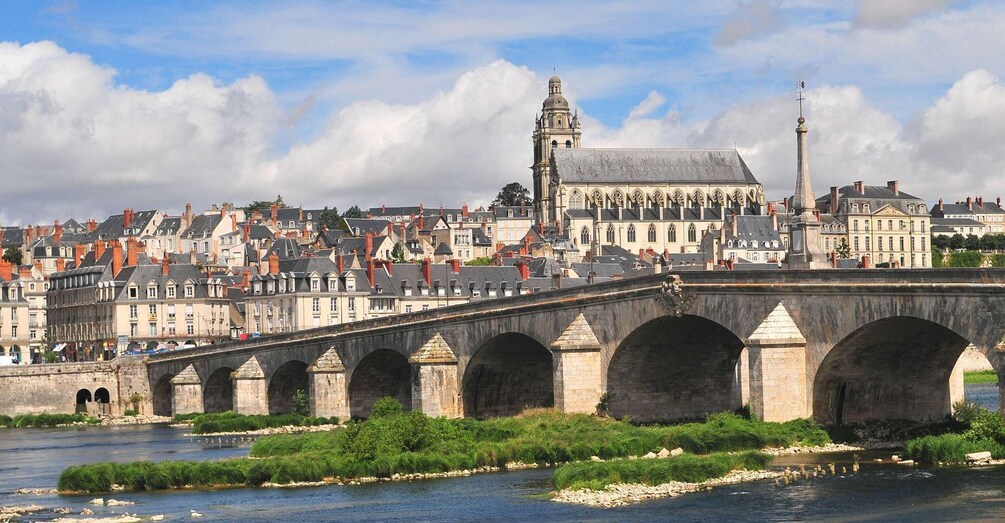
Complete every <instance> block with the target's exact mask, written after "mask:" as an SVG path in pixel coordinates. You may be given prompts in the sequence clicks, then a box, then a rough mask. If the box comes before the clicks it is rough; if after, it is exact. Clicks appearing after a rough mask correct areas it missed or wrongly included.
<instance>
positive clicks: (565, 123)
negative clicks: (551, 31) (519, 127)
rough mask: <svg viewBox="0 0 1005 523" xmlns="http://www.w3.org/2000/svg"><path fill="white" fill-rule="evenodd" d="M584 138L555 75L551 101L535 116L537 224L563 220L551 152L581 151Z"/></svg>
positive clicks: (549, 82)
mask: <svg viewBox="0 0 1005 523" xmlns="http://www.w3.org/2000/svg"><path fill="white" fill-rule="evenodd" d="M581 137H582V130H581V129H580V128H579V116H578V115H577V114H573V113H572V112H571V111H570V109H569V101H568V100H566V99H565V97H564V96H562V80H561V79H560V78H559V77H557V76H552V77H551V79H549V80H548V98H545V100H544V103H543V104H542V106H541V114H540V115H538V116H537V117H536V123H535V127H534V135H533V141H534V165H533V166H532V167H531V171H532V172H533V178H534V189H533V192H534V221H536V222H538V223H542V222H543V223H548V224H552V223H555V220H557V219H559V218H560V217H561V213H556V211H555V207H554V196H555V194H554V193H555V190H554V188H553V185H554V184H555V181H554V180H553V179H552V176H553V175H552V169H551V158H552V152H553V151H556V150H558V149H559V148H565V149H572V148H577V149H578V148H579V146H580V138H581Z"/></svg>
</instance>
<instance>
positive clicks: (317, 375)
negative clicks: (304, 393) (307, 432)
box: [307, 347, 349, 421]
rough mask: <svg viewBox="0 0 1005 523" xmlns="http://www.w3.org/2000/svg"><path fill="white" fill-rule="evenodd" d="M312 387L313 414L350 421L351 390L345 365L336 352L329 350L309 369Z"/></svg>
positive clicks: (333, 349) (333, 348) (332, 349)
mask: <svg viewBox="0 0 1005 523" xmlns="http://www.w3.org/2000/svg"><path fill="white" fill-rule="evenodd" d="M307 374H308V375H309V376H310V385H311V414H312V415H314V416H321V417H324V418H331V417H337V418H338V419H339V421H342V420H348V419H349V389H348V382H347V381H346V377H345V365H343V364H342V359H341V358H339V357H338V353H337V352H335V347H332V348H331V349H328V352H326V353H324V355H322V356H321V357H320V358H318V361H316V362H314V364H313V365H311V366H310V367H308V368H307Z"/></svg>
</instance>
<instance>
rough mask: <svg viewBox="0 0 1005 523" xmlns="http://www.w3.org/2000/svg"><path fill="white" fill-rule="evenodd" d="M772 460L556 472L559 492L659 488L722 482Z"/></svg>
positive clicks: (597, 465)
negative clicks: (634, 486)
mask: <svg viewBox="0 0 1005 523" xmlns="http://www.w3.org/2000/svg"><path fill="white" fill-rule="evenodd" d="M770 461H771V456H768V455H767V454H764V453H762V452H756V451H751V452H743V453H739V454H725V453H719V454H710V455H706V456H695V455H691V454H682V455H680V456H676V457H673V458H666V459H636V460H619V461H604V462H594V461H581V462H577V463H569V464H567V465H562V466H561V467H559V468H558V469H557V470H555V487H557V488H558V489H560V490H561V489H581V488H585V489H591V490H602V489H603V488H604V487H606V486H607V485H610V484H613V483H641V484H643V485H659V484H662V483H667V482H670V481H686V482H688V483H698V482H701V481H706V480H709V479H713V478H721V477H722V476H725V475H726V474H728V473H729V472H730V471H732V470H741V469H743V470H763V469H764V467H765V466H767V464H768V462H770Z"/></svg>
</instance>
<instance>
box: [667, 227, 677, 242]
mask: <svg viewBox="0 0 1005 523" xmlns="http://www.w3.org/2000/svg"><path fill="white" fill-rule="evenodd" d="M667 241H668V242H670V243H677V226H676V225H671V226H670V228H669V229H667Z"/></svg>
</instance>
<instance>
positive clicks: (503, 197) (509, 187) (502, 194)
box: [492, 182, 533, 207]
mask: <svg viewBox="0 0 1005 523" xmlns="http://www.w3.org/2000/svg"><path fill="white" fill-rule="evenodd" d="M532 202H533V200H532V199H531V198H530V191H528V190H527V188H526V187H524V186H523V185H520V183H519V182H512V183H508V184H506V186H505V187H503V188H502V190H500V191H499V194H497V195H496V199H495V200H492V205H501V206H510V207H512V206H517V205H530V204H531V203H532Z"/></svg>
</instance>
